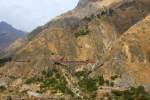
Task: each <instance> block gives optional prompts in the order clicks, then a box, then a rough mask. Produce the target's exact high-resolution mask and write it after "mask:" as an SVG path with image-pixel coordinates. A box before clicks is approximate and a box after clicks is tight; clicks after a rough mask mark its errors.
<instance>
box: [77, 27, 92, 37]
mask: <svg viewBox="0 0 150 100" xmlns="http://www.w3.org/2000/svg"><path fill="white" fill-rule="evenodd" d="M88 33H89V31H88V30H85V29H81V30H80V31H78V32H76V33H75V37H76V38H78V37H80V36H83V35H88Z"/></svg>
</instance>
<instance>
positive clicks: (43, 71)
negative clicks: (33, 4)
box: [0, 0, 150, 98]
mask: <svg viewBox="0 0 150 100" xmlns="http://www.w3.org/2000/svg"><path fill="white" fill-rule="evenodd" d="M149 14H150V1H149V0H80V1H79V4H78V5H77V7H76V8H75V9H73V10H71V11H69V12H67V13H65V14H62V15H61V16H58V17H56V18H55V19H53V20H52V21H51V22H49V23H47V24H46V25H44V28H42V29H40V31H39V33H36V35H35V34H33V37H32V38H31V40H30V41H29V42H28V43H27V44H26V45H25V46H24V47H22V48H21V49H19V50H18V51H17V52H16V54H17V55H16V56H15V58H14V59H17V60H30V62H27V63H26V62H25V63H18V62H10V63H7V64H6V65H5V66H3V67H2V68H0V73H1V74H2V77H3V76H7V78H9V77H15V78H16V79H10V80H11V81H16V80H17V79H21V80H22V81H23V82H22V83H20V84H19V85H18V86H17V85H16V86H15V90H14V91H16V90H17V89H18V88H19V89H21V88H22V87H23V86H24V84H25V81H26V80H27V83H30V84H29V86H31V87H32V86H33V85H34V86H36V87H38V86H39V85H40V87H41V88H40V87H38V88H36V89H37V90H38V91H40V93H41V94H42V95H43V96H45V97H46V96H50V97H51V96H53V95H56V97H63V96H65V97H70V96H71V97H74V96H72V95H71V94H72V93H73V94H74V95H75V97H78V96H79V97H80V98H83V97H87V98H91V97H94V95H95V91H96V90H98V88H100V89H101V86H107V89H105V90H108V89H110V90H111V89H112V88H119V89H122V88H123V89H124V88H125V89H126V88H128V87H130V86H137V85H144V86H148V85H149V82H150V80H149V73H148V72H149V70H150V69H149V66H150V64H149V46H148V45H149V36H150V35H149V22H150V20H149ZM147 16H148V17H147ZM143 19H144V20H143ZM58 55H59V56H60V57H62V58H64V59H63V62H62V63H63V64H59V65H56V64H54V62H53V61H52V59H51V58H52V57H53V56H58ZM90 59H92V60H94V62H96V63H95V64H92V63H91V64H87V65H86V64H75V63H64V62H65V61H88V60H90ZM116 75H117V79H116V80H114V81H113V80H112V79H111V78H112V77H113V76H116ZM140 75H142V76H140ZM97 77H98V78H97ZM142 77H145V79H144V78H142ZM55 79H56V80H55ZM57 79H58V80H57ZM31 80H33V81H31ZM52 80H55V83H54V84H53V82H52ZM99 81H100V82H99ZM110 82H111V85H110ZM8 83H9V82H8ZM64 84H65V85H64ZM97 84H98V85H97ZM112 84H113V85H114V87H113V85H112ZM61 86H63V87H61ZM64 87H65V88H67V90H64ZM9 88H10V89H11V88H12V87H11V85H10V87H9ZM39 88H40V89H39ZM36 89H31V90H30V89H29V90H27V91H34V92H36ZM147 89H148V88H147ZM69 91H71V92H69ZM77 91H78V92H77ZM27 93H28V92H27ZM59 93H62V94H60V95H59ZM97 94H99V92H98V93H97ZM21 95H22V94H21ZM68 95H69V96H68Z"/></svg>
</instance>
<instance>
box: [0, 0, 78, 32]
mask: <svg viewBox="0 0 150 100" xmlns="http://www.w3.org/2000/svg"><path fill="white" fill-rule="evenodd" d="M77 2H78V0H0V20H4V21H7V22H8V23H10V24H12V25H14V26H15V27H17V28H19V29H23V30H26V31H31V30H32V29H34V28H35V27H37V26H39V25H42V24H44V23H46V22H48V21H49V20H50V19H52V18H53V17H55V16H57V15H59V14H61V13H64V12H66V11H68V10H70V9H72V8H74V7H75V6H76V5H77Z"/></svg>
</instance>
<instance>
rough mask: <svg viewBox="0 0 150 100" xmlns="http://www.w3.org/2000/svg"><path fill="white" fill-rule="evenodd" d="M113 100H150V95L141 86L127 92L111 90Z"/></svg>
mask: <svg viewBox="0 0 150 100" xmlns="http://www.w3.org/2000/svg"><path fill="white" fill-rule="evenodd" d="M112 94H113V95H112V97H111V98H112V99H113V100H150V95H149V94H148V93H147V92H146V91H145V89H144V87H143V86H139V87H137V88H134V87H131V88H130V89H129V90H125V91H119V90H112Z"/></svg>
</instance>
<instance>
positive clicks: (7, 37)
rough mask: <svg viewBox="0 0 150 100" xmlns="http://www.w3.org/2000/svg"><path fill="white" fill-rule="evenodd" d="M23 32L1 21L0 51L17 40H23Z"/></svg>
mask: <svg viewBox="0 0 150 100" xmlns="http://www.w3.org/2000/svg"><path fill="white" fill-rule="evenodd" d="M24 36H25V32H23V31H20V30H17V29H15V28H14V27H12V26H11V25H9V24H8V23H6V22H4V21H2V22H0V50H1V51H3V50H4V49H5V48H7V47H8V46H9V45H10V44H11V43H12V42H14V41H15V40H17V39H18V38H23V37H24Z"/></svg>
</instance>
